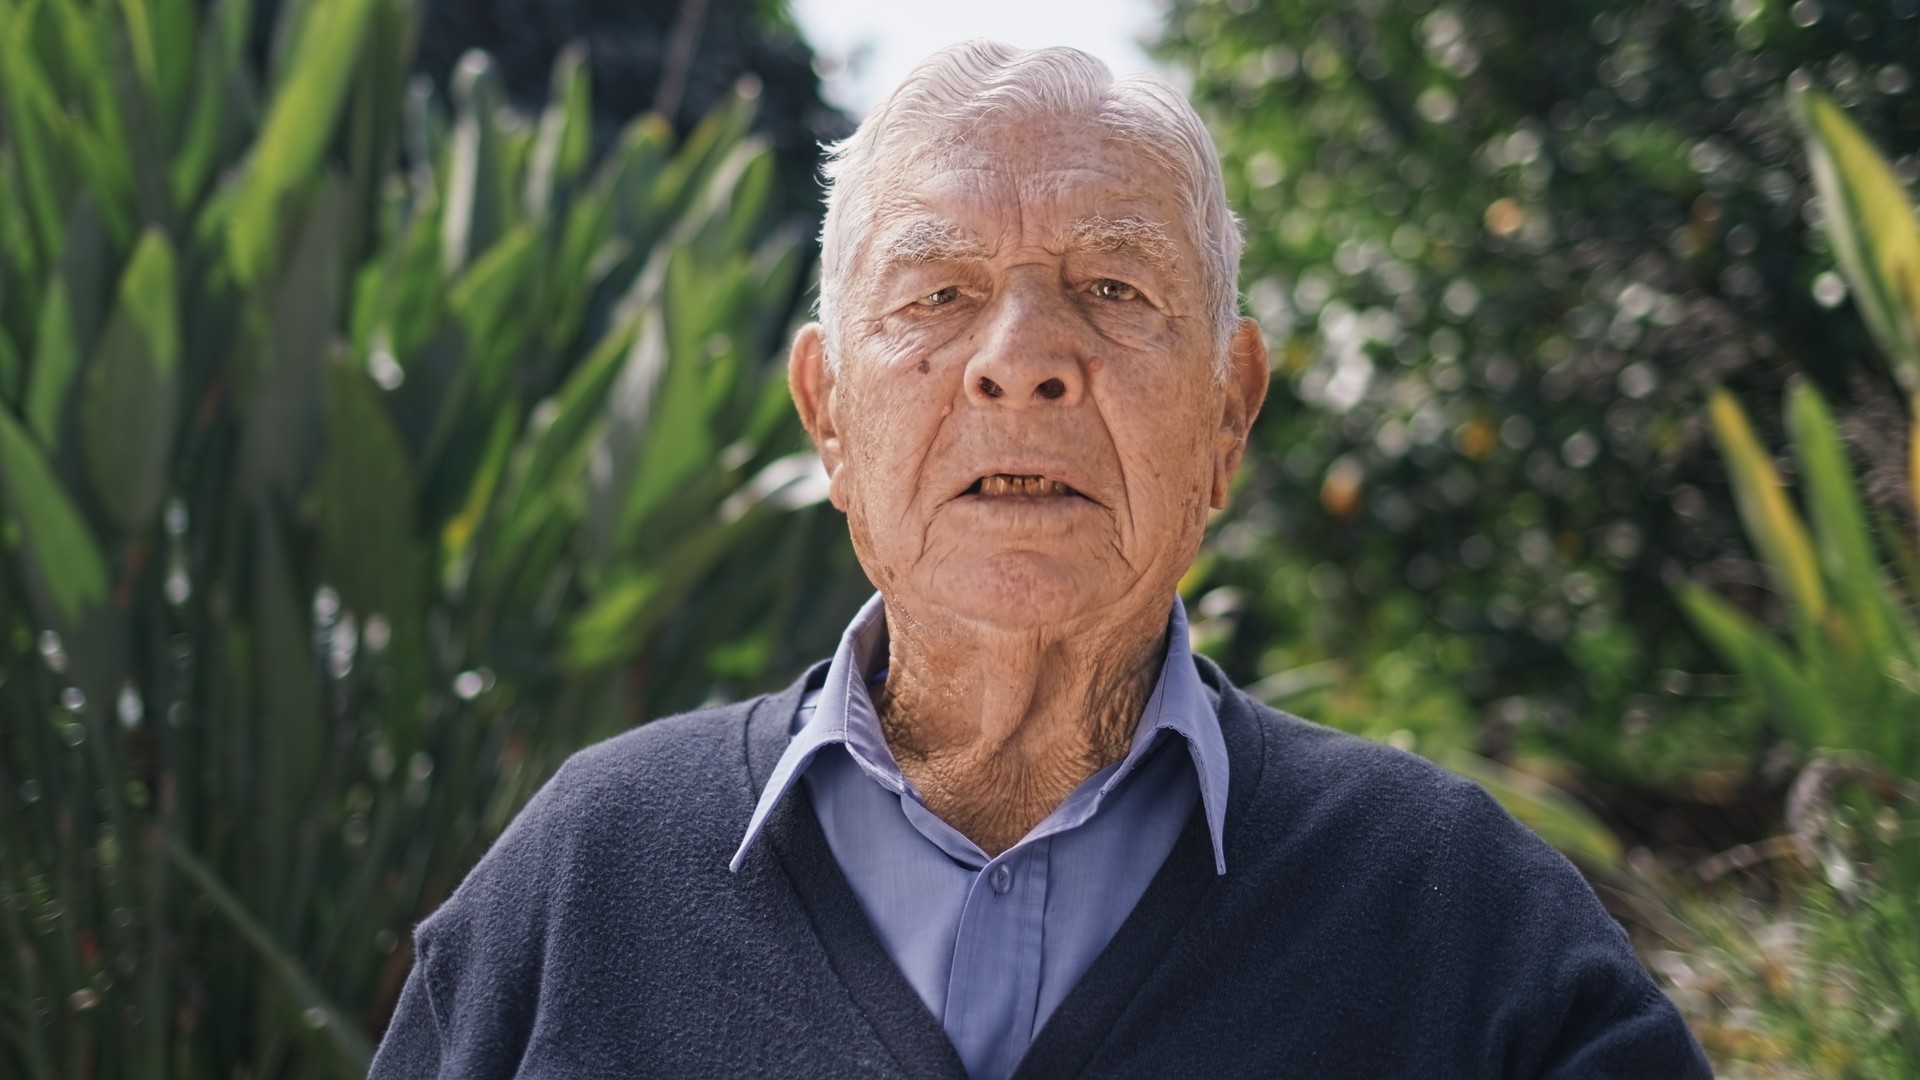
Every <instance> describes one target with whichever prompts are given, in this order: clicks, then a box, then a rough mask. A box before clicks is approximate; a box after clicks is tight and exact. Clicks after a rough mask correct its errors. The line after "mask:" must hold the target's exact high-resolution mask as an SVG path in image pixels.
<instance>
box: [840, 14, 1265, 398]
mask: <svg viewBox="0 0 1920 1080" xmlns="http://www.w3.org/2000/svg"><path fill="white" fill-rule="evenodd" d="M1034 115H1040V116H1050V117H1071V118H1076V119H1085V120H1088V121H1091V122H1093V123H1096V124H1099V125H1100V126H1101V127H1102V128H1103V129H1104V130H1105V131H1106V133H1107V134H1108V135H1109V136H1110V137H1112V138H1114V139H1118V140H1122V141H1125V142H1127V143H1129V144H1131V145H1133V146H1136V147H1138V148H1139V149H1141V150H1142V151H1144V152H1146V154H1147V155H1148V156H1149V157H1150V158H1151V159H1152V160H1154V161H1155V162H1156V163H1158V164H1159V165H1160V166H1161V167H1163V168H1164V169H1165V170H1166V171H1167V174H1168V176H1169V178H1170V179H1171V181H1172V182H1173V184H1174V186H1175V189H1176V193H1177V195H1178V198H1179V201H1180V204H1181V205H1182V206H1183V208H1184V213H1185V221H1184V224H1185V226H1186V229H1187V234H1188V235H1189V236H1191V237H1193V238H1194V242H1195V243H1196V244H1197V245H1198V246H1199V249H1200V259H1201V266H1200V287H1201V294H1202V296H1203V298H1204V303H1205V304H1206V307H1207V310H1208V313H1209V314H1210V316H1211V319H1212V322H1213V324H1214V330H1215V335H1214V336H1215V348H1214V352H1215V354H1216V355H1215V364H1214V368H1215V372H1216V375H1224V373H1225V372H1226V369H1227V348H1226V344H1227V339H1228V337H1229V336H1230V335H1231V334H1232V332H1233V327H1234V323H1235V321H1236V318H1237V316H1238V314H1239V297H1238V292H1237V283H1238V281H1239V277H1240V225H1239V222H1237V221H1236V220H1235V219H1234V216H1233V212H1232V211H1231V210H1229V209H1228V208H1227V195H1226V188H1225V185H1224V183H1223V182H1222V180H1221V176H1220V155H1219V152H1218V151H1217V150H1215V149H1214V145H1213V138H1212V137H1211V136H1209V135H1208V134H1207V129H1206V125H1204V124H1202V123H1201V122H1200V117H1199V114H1197V113H1195V112H1194V111H1193V106H1192V105H1190V104H1188V102H1187V99H1186V98H1185V97H1184V96H1183V95H1182V94H1181V93H1180V92H1179V91H1178V90H1175V89H1174V88H1173V87H1172V86H1169V85H1168V84H1167V83H1166V81H1165V80H1163V79H1160V78H1158V77H1156V76H1153V75H1146V74H1137V75H1129V76H1127V77H1125V78H1122V79H1116V78H1114V77H1113V73H1112V72H1111V71H1109V70H1108V69H1107V66H1106V65H1105V64H1103V63H1101V62H1100V61H1099V60H1098V59H1096V58H1094V57H1092V56H1089V55H1088V54H1086V53H1084V52H1081V51H1080V50H1078V49H1067V48H1052V49H1033V50H1027V49H1016V48H1014V47H1012V46H1011V45H1005V44H1002V43H1000V42H997V41H988V40H985V39H975V40H973V41H966V42H962V43H960V44H958V45H952V46H949V47H947V48H945V49H942V50H940V51H939V52H937V53H934V54H933V55H932V56H929V57H927V58H926V59H925V60H922V61H921V62H920V64H919V66H917V67H915V68H914V69H913V71H912V72H911V73H910V74H909V75H908V76H907V78H906V80H905V81H904V82H902V83H901V84H900V85H899V87H898V88H896V89H895V90H894V92H893V93H892V94H891V95H890V96H888V98H887V100H886V101H884V102H882V103H881V104H880V106H879V107H878V108H876V109H875V110H874V111H873V113H872V115H870V116H869V117H867V119H866V121H865V122H864V123H862V124H861V125H860V127H859V129H858V130H856V131H855V132H854V133H853V134H852V135H850V136H848V137H847V138H846V139H844V140H842V141H840V142H839V143H836V144H834V145H833V146H831V147H829V148H828V157H827V164H826V168H825V170H824V171H825V175H826V185H827V217H826V222H825V224H824V225H823V226H822V227H821V230H820V322H821V327H822V330H823V331H824V332H825V335H826V346H827V362H828V363H829V364H830V365H831V364H834V363H837V361H838V353H839V345H840V342H841V340H842V338H841V334H840V320H841V318H842V313H841V302H842V298H843V296H844V295H845V290H846V288H847V286H848V280H847V278H848V275H849V274H850V273H851V272H852V269H853V267H854V265H855V264H856V263H857V262H858V261H859V256H860V253H861V251H862V250H863V249H864V247H865V245H866V243H867V239H868V237H869V236H870V235H871V234H872V232H873V228H874V225H875V224H876V217H877V216H878V212H879V202H878V200H877V199H876V198H875V197H874V193H873V188H874V185H875V182H876V181H880V182H882V183H884V181H885V180H887V179H888V178H889V177H890V176H891V175H892V174H891V172H890V170H894V169H898V168H899V167H900V166H901V165H902V164H903V163H904V162H903V161H902V159H903V157H904V156H905V155H906V154H907V153H910V152H911V151H912V150H913V149H915V148H917V147H920V146H924V145H925V144H926V142H927V141H928V139H929V138H930V137H932V136H934V135H936V134H938V133H941V132H943V131H952V130H954V129H964V128H966V127H968V126H970V125H972V124H975V123H978V122H980V121H983V120H986V119H988V118H989V117H992V118H994V119H996V120H1006V119H1009V118H1015V119H1018V118H1025V117H1028V116H1034Z"/></svg>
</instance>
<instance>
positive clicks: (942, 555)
mask: <svg viewBox="0 0 1920 1080" xmlns="http://www.w3.org/2000/svg"><path fill="white" fill-rule="evenodd" d="M1089 127H1090V125H1086V124H1073V123H1057V122H1052V121H1021V122H1017V123H1003V124H998V125H991V126H989V127H987V128H986V130H983V131H976V132H974V133H972V135H971V136H970V137H969V138H968V139H967V140H966V142H965V145H963V146H958V147H946V148H942V149H939V150H934V151H924V152H921V153H919V154H918V155H916V156H915V157H913V158H912V159H911V160H910V161H909V163H908V166H907V169H906V171H905V175H904V182H897V183H893V184H889V185H887V186H885V187H883V188H879V189H878V190H876V192H875V196H876V198H877V199H879V200H881V202H882V207H883V208H882V210H881V212H880V216H879V220H878V223H877V224H876V226H875V228H874V229H873V230H872V232H871V233H870V234H869V235H868V237H867V238H866V242H865V246H864V247H863V248H862V249H861V250H860V251H858V252H855V253H854V258H855V259H856V262H855V264H854V266H853V268H852V272H851V274H850V275H849V280H850V287H849V289H848V290H847V295H846V296H845V297H844V299H843V300H842V302H841V311H842V312H843V313H844V314H843V316H842V324H841V335H840V348H841V349H842V350H843V354H842V355H841V356H839V357H837V358H836V359H837V361H838V363H837V369H836V370H835V372H834V373H833V374H831V375H829V374H827V373H826V371H825V369H824V362H823V356H822V354H821V347H822V346H821V338H820V335H819V332H818V329H817V328H815V327H809V328H807V329H806V330H803V331H802V332H801V335H800V339H799V340H797V341H796V343H795V345H794V357H793V370H792V381H793V387H794V395H795V399H796V403H797V404H798V405H799V407H800V411H801V415H802V417H803V418H804V419H805V420H806V422H807V426H808V429H809V430H810V431H811V432H812V434H813V436H814V440H815V443H816V445H818V446H819V448H820V451H821V456H822V458H823V460H824V461H825V463H826V467H827V471H828V473H829V475H830V476H831V478H832V499H833V503H834V505H835V506H838V507H839V508H840V509H842V510H843V511H845V512H846V514H847V518H848V523H849V526H850V528H851V530H852V534H853V540H854V546H855V550H856V551H857V553H858V555H859V557H860V562H861V565H862V566H863V567H864V568H865V569H866V571H867V573H868V575H869V576H870V577H871V578H872V579H873V580H874V582H875V584H876V585H877V586H878V587H879V588H880V590H881V592H882V593H884V594H886V596H887V599H888V601H889V603H890V605H893V606H897V607H900V608H903V609H904V612H905V613H917V614H924V613H926V612H928V611H930V610H931V609H933V608H939V609H943V610H944V612H945V613H946V615H947V616H948V617H958V618H960V619H962V620H969V621H979V622H983V623H986V624H990V625H992V626H996V627H999V628H1003V629H1021V628H1040V627H1048V626H1052V627H1071V626H1074V625H1084V624H1087V623H1089V622H1092V623H1098V622H1099V621H1101V619H1102V618H1103V617H1107V618H1110V617H1113V616H1115V615H1117V614H1120V613H1123V612H1124V613H1131V612H1132V611H1133V610H1134V609H1140V608H1144V607H1147V606H1159V605H1164V604H1165V603H1166V599H1167V596H1168V595H1169V594H1170V593H1171V592H1172V590H1173V588H1174V586H1175V584H1176V583H1177V582H1178V580H1179V578H1180V575H1181V574H1182V573H1184V572H1185V570H1186V569H1187V567H1188V566H1189V564H1190V563H1191V562H1192V560H1193V557H1194V554H1195V552H1196V551H1197V550H1198V547H1199V544H1200V540H1201V536H1202V533H1203V531H1204V529H1205V525H1206V515H1207V508H1208V507H1209V505H1212V506H1222V505H1224V504H1225V495H1226V487H1227V483H1228V481H1229V480H1230V479H1231V477H1232V473H1233V470H1234V468H1235V467H1236V466H1237V464H1238V462H1239V456H1240V452H1241V449H1242V447H1243V446H1244V444H1245V437H1246V430H1247V426H1248V425H1249V424H1250V423H1251V421H1252V418H1253V414H1254V412H1255V411H1257V409H1258V408H1259V403H1260V400H1261V397H1262V396H1263V395H1264V393H1265V390H1266V376H1267V367H1266V355H1265V349H1264V346H1263V345H1262V344H1261V342H1260V337H1259V332H1258V330H1257V329H1256V328H1255V327H1254V325H1253V323H1252V322H1250V321H1244V320H1243V322H1242V323H1241V325H1240V326H1239V329H1238V331H1237V332H1236V333H1235V334H1234V335H1233V338H1232V342H1231V345H1230V353H1231V358H1232V368H1231V371H1230V374H1229V377H1228V379H1227V380H1226V382H1225V384H1224V386H1222V385H1217V383H1216V380H1215V379H1214V378H1213V375H1212V365H1213V362H1214V359H1213V358H1214V355H1215V353H1214V350H1215V347H1216V338H1215V329H1214V324H1213V322H1212V318H1213V314H1212V312H1210V311H1209V310H1207V309H1206V307H1205V305H1204V299H1203V295H1202V291H1201V287H1200V268H1201V264H1200V255H1199V249H1198V246H1197V244H1196V243H1195V238H1194V237H1192V236H1190V235H1188V234H1187V232H1186V230H1185V225H1184V224H1183V221H1184V217H1183V214H1182V213H1181V207H1180V205H1179V204H1178V202H1177V200H1176V197H1175V192H1174V189H1173V185H1172V184H1171V182H1170V181H1169V180H1168V178H1167V175H1166V173H1165V171H1164V169H1162V168H1161V167H1160V166H1159V165H1157V164H1156V163H1154V162H1153V161H1152V160H1151V158H1149V157H1148V156H1147V155H1145V154H1144V153H1142V152H1141V151H1140V150H1138V149H1136V148H1135V147H1133V146H1130V145H1128V144H1126V143H1123V142H1119V141H1116V140H1112V139H1108V138H1103V137H1102V136H1101V135H1100V134H1099V133H1098V132H1097V131H1092V130H1088V128H1089Z"/></svg>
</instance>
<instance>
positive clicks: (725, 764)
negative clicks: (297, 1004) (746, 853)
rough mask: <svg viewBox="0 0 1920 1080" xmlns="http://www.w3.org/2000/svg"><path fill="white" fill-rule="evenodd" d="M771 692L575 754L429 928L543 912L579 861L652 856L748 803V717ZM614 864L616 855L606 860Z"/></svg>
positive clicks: (770, 703)
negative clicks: (662, 843) (666, 842)
mask: <svg viewBox="0 0 1920 1080" xmlns="http://www.w3.org/2000/svg"><path fill="white" fill-rule="evenodd" d="M774 703H775V698H774V697H773V696H761V697H757V698H752V699H749V700H747V701H742V702H738V703H734V704H728V705H716V706H712V707H709V708H703V709H698V710H695V711H693V712H688V713H682V714H678V715H675V716H668V717H663V718H661V719H658V720H653V721H649V722H647V723H645V724H642V725H640V726H638V727H635V728H633V729H631V730H628V731H626V732H623V733H621V734H619V735H616V736H613V737H612V738H608V739H605V740H602V741H601V742H598V743H594V744H592V745H590V746H587V747H585V748H583V749H581V750H578V751H576V752H574V753H573V754H571V755H570V756H569V757H568V758H567V759H566V760H565V762H563V763H562V764H561V766H560V768H559V769H558V770H556V771H555V772H554V774H553V776H552V777H551V778H549V779H548V780H547V781H546V783H545V784H543V785H542V786H541V787H540V789H539V790H538V791H537V792H535V793H534V795H533V797H532V798H531V799H530V800H528V802H527V804H526V806H525V807H523V808H522V809H521V810H520V812H519V813H518V814H517V815H515V816H514V818H513V820H512V821H511V822H510V823H509V824H508V825H507V827H506V829H505V830H503V831H502V832H501V834H500V836H499V837H498V839H496V840H495V841H494V842H493V844H492V846H491V847H490V848H489V849H488V850H487V852H486V854H485V855H484V856H482V857H481V859H480V860H479V862H478V863H476V864H475V865H474V866H473V868H472V869H471V870H470V871H469V872H468V873H467V875H466V878H465V879H464V880H463V881H462V882H461V883H460V885H459V887H458V888H456V889H455V890H454V891H453V894H452V895H451V896H449V897H448V898H447V900H446V902H445V903H444V904H443V905H442V906H441V907H440V909H439V910H438V911H436V912H435V913H434V914H433V915H432V916H430V917H429V918H428V919H427V920H426V921H425V922H424V923H422V924H421V926H420V929H419V932H420V933H421V934H424V935H431V934H433V933H435V932H437V931H438V932H445V931H451V930H453V928H454V927H455V926H457V925H459V924H461V923H462V922H465V921H469V920H482V921H485V920H492V919H496V918H501V917H505V918H511V919H516V920H525V919H528V918H530V917H531V918H534V919H537V918H539V917H540V916H541V914H542V912H541V911H540V910H539V909H541V908H542V907H543V906H544V901H545V900H546V899H548V898H551V897H552V896H553V895H554V894H555V893H556V892H557V891H565V890H566V889H568V888H569V887H570V884H569V883H570V881H571V879H572V878H573V877H574V876H576V874H575V872H576V871H577V870H578V869H579V868H581V867H582V866H591V865H594V864H597V863H605V862H606V860H607V859H608V858H609V857H611V856H613V855H614V854H615V852H614V851H613V850H611V849H613V848H616V847H617V848H619V849H621V851H620V852H619V853H618V854H619V856H620V859H621V860H622V861H627V862H630V861H631V860H633V859H644V858H646V857H647V853H648V850H649V848H651V847H653V846H657V844H658V842H659V840H660V838H662V837H667V836H673V837H675V838H690V837H691V836H692V835H694V833H696V832H699V833H704V832H708V831H712V830H714V829H715V828H719V827H722V826H720V824H719V823H720V822H723V821H725V820H727V819H730V818H732V817H736V816H737V817H739V818H740V821H741V822H742V823H743V827H744V822H745V817H744V811H741V812H740V813H730V812H729V811H740V810H741V807H750V806H751V789H750V784H749V779H748V776H747V766H746V760H745V752H744V746H745V729H746V722H747V719H748V717H749V716H751V715H752V714H753V713H754V711H755V710H756V709H761V708H767V707H775V704H774ZM609 865H614V864H609Z"/></svg>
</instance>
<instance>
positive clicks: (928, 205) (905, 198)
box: [871, 119, 1194, 262]
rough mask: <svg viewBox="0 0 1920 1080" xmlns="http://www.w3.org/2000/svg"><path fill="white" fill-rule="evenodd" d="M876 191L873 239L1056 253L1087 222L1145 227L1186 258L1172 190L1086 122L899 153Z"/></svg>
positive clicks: (1126, 145)
mask: <svg viewBox="0 0 1920 1080" xmlns="http://www.w3.org/2000/svg"><path fill="white" fill-rule="evenodd" d="M889 172H891V176H890V177H889V182H887V183H886V184H885V189H884V194H882V195H881V197H880V200H879V206H878V207H877V209H878V213H877V214H876V221H875V229H874V236H873V237H872V238H871V239H873V240H876V241H879V242H880V243H881V244H882V246H887V245H890V244H893V243H895V242H897V241H898V240H900V239H902V238H903V236H905V237H909V238H910V237H911V235H913V234H919V235H923V236H924V235H931V234H932V233H934V232H940V233H946V234H949V235H951V236H953V237H955V238H968V239H972V240H976V241H978V242H980V243H981V244H983V245H984V246H985V247H986V248H988V249H990V250H988V251H985V252H982V253H981V254H983V255H984V254H992V253H993V252H997V251H1001V250H1004V249H1006V248H1007V247H1008V246H1010V245H1011V246H1019V245H1027V244H1039V245H1041V246H1044V247H1047V248H1049V249H1051V250H1058V249H1059V248H1061V247H1062V246H1064V245H1065V244H1066V243H1068V242H1070V241H1071V240H1072V238H1073V237H1074V236H1075V235H1076V234H1078V233H1080V232H1082V231H1083V230H1084V226H1085V223H1087V222H1088V221H1101V220H1104V221H1111V222H1120V221H1138V222H1151V223H1154V224H1156V225H1158V226H1160V228H1161V229H1163V230H1164V231H1165V233H1166V234H1168V236H1169V237H1170V239H1172V241H1173V242H1174V246H1175V247H1176V249H1177V250H1176V251H1175V252H1173V253H1171V254H1174V255H1175V256H1176V257H1177V258H1176V261H1182V262H1184V261H1186V259H1187V258H1188V257H1190V256H1191V253H1192V251H1193V250H1194V246H1193V238H1192V237H1190V236H1188V235H1187V232H1186V227H1185V218H1184V215H1183V214H1182V213H1181V209H1180V207H1181V203H1180V197H1179V193H1178V186H1177V185H1176V184H1175V182H1174V179H1173V177H1172V176H1171V175H1170V173H1169V172H1168V170H1167V169H1166V167H1165V166H1164V165H1162V164H1161V163H1160V162H1159V161H1158V160H1156V158H1155V157H1154V155H1152V154H1151V153H1149V152H1148V151H1147V150H1145V149H1144V148H1142V147H1141V146H1139V145H1137V144H1135V143H1133V142H1131V141H1128V140H1125V139H1120V138H1116V137H1114V136H1112V135H1109V134H1107V133H1105V132H1103V131H1101V130H1100V129H1099V127H1098V125H1096V124H1095V123H1093V122H1092V121H1089V120H1054V119H1039V120H1032V121H1021V122H1017V123H1014V122H1009V123H999V124H990V125H981V126H979V127H976V128H975V129H973V130H970V131H968V132H967V133H966V134H965V136H964V137H961V138H956V139H952V140H937V141H934V142H932V143H930V144H923V145H922V146H921V147H919V148H916V149H914V150H911V151H908V152H906V153H905V154H904V155H903V156H902V157H901V158H900V159H898V165H897V167H896V168H894V169H892V170H889Z"/></svg>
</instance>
